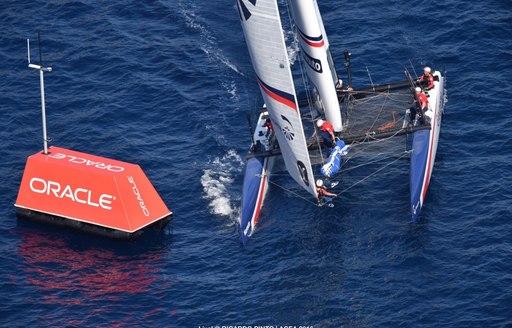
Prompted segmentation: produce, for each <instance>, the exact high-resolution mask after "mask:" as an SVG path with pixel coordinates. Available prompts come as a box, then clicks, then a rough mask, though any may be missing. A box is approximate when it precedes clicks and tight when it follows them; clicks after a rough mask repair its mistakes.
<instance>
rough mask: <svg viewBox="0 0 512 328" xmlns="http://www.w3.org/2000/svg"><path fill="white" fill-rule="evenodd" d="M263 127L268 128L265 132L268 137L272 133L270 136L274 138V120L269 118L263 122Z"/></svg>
mask: <svg viewBox="0 0 512 328" xmlns="http://www.w3.org/2000/svg"><path fill="white" fill-rule="evenodd" d="M263 127H266V128H267V133H266V134H265V136H266V137H268V136H269V135H270V137H271V138H272V136H273V135H274V126H273V125H272V121H271V120H270V119H269V118H267V119H266V120H265V123H263Z"/></svg>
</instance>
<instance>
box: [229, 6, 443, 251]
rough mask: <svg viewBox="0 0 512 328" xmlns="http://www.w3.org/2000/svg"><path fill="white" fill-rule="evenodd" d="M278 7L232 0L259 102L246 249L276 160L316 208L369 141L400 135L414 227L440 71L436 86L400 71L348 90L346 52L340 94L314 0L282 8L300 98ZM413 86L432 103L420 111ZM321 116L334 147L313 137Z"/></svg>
mask: <svg viewBox="0 0 512 328" xmlns="http://www.w3.org/2000/svg"><path fill="white" fill-rule="evenodd" d="M277 2H278V1H277V0H237V8H238V12H239V15H240V21H241V24H242V29H243V32H244V35H245V39H246V42H247V47H248V50H249V54H250V57H251V61H252V66H253V68H254V71H255V74H256V80H257V83H258V85H259V88H260V91H261V94H262V97H263V100H264V106H263V107H262V109H261V111H260V114H259V117H258V120H257V124H256V125H255V128H254V129H253V133H252V136H251V148H250V151H249V153H248V155H247V164H246V169H245V176H244V182H243V194H242V206H241V219H240V229H241V236H242V242H243V244H244V245H245V244H246V243H247V241H248V238H249V237H250V236H251V235H252V233H253V232H254V229H255V227H256V225H257V223H258V219H259V216H260V212H261V209H262V206H263V203H264V200H265V197H266V195H267V191H268V188H269V179H270V177H271V173H272V170H273V167H274V163H275V161H276V160H278V159H280V158H282V160H283V161H284V165H285V167H286V170H287V171H288V173H289V175H290V176H291V177H292V178H293V180H295V182H296V183H297V184H298V186H299V188H300V189H303V190H305V191H306V192H307V193H309V194H310V197H311V199H312V202H313V203H315V204H317V205H320V206H322V205H324V204H325V202H324V201H320V200H319V199H320V198H319V195H318V190H319V189H317V187H318V186H317V183H316V182H317V181H318V180H320V181H329V179H331V178H333V176H335V175H336V173H337V172H338V171H340V169H341V167H342V166H343V165H345V164H344V163H346V162H348V161H349V160H351V159H352V158H356V157H357V156H356V154H361V153H365V152H366V153H367V154H373V155H375V154H377V155H378V154H380V152H379V151H373V152H372V151H368V145H378V146H377V147H374V148H378V149H380V148H382V147H384V148H390V146H389V144H392V143H394V142H395V141H394V140H396V139H397V138H396V137H399V136H405V138H401V139H402V142H400V144H402V145H403V144H404V143H403V139H405V149H404V150H403V151H402V156H408V157H409V158H410V197H411V201H410V203H411V213H412V220H413V221H414V222H416V221H417V220H418V218H419V215H420V211H421V208H422V206H423V203H424V201H425V197H426V194H427V190H428V185H429V181H430V178H431V175H432V169H433V166H434V161H435V156H436V150H437V144H438V139H439V131H440V127H441V118H442V114H443V110H444V77H443V75H442V74H441V72H439V71H435V72H434V73H433V74H432V76H433V83H431V84H429V85H427V84H426V81H421V80H420V79H418V78H413V77H412V76H411V74H410V73H409V71H408V70H405V71H404V72H405V75H406V77H407V80H405V81H401V82H397V83H390V84H385V85H377V86H375V85H372V86H370V87H364V88H359V89H357V88H353V87H352V81H351V73H350V53H349V52H348V51H345V66H346V67H347V75H348V85H347V87H346V88H344V87H343V85H342V81H341V79H339V76H338V73H337V71H336V68H335V66H334V61H333V59H332V55H331V51H330V45H329V41H328V39H327V35H326V32H325V28H324V24H323V22H322V18H321V15H320V10H319V8H318V4H317V2H316V0H288V1H287V2H286V6H285V7H287V9H288V10H289V12H290V14H291V17H292V18H293V22H292V26H293V30H294V32H295V33H294V34H295V35H296V37H297V39H298V41H299V48H300V55H301V59H302V63H303V65H301V68H302V70H303V71H305V72H306V75H307V82H305V83H308V84H309V85H311V87H310V88H307V87H306V90H310V91H312V92H311V93H308V96H307V98H306V99H300V100H299V98H298V96H297V92H296V85H295V83H294V79H293V75H292V71H291V65H290V60H289V57H288V51H287V44H286V42H285V38H284V35H283V26H282V22H281V17H280V8H279V6H278V3H277ZM284 9H286V8H284ZM416 88H420V93H423V94H425V95H426V96H427V97H428V105H425V107H422V106H420V101H419V99H418V93H417V92H416ZM427 89H428V90H427ZM376 101H381V104H380V105H379V104H377V103H376ZM382 101H383V102H384V104H383V103H382ZM397 114H398V115H397ZM397 116H398V118H397ZM390 117H392V118H393V119H392V121H389V118H390ZM320 120H326V121H328V122H329V123H330V124H331V126H332V129H333V130H334V131H333V132H334V133H335V134H336V139H337V140H336V141H337V142H336V143H337V144H336V143H334V144H332V145H329V142H325V141H323V140H322V138H319V136H320V131H318V133H317V130H316V127H315V126H316V123H318V122H319V121H320ZM269 122H271V124H269ZM309 132H313V134H312V137H307V135H309V134H308V133H309ZM392 140H393V141H392ZM382 141H386V143H382ZM395 143H396V142H395ZM383 144H384V146H382V145H383ZM385 144H388V145H387V146H386V145H385ZM358 150H361V151H358ZM326 151H327V154H326V155H325V156H324V152H326ZM329 153H330V155H329ZM351 153H353V155H351ZM327 155H329V156H327ZM376 157H378V156H376ZM371 162H372V163H373V162H374V159H372V160H371ZM318 164H320V166H321V169H320V170H317V171H315V170H314V166H316V165H318ZM326 166H327V168H326ZM314 172H318V173H317V174H315V173H314ZM358 183H359V182H356V183H355V184H358ZM319 184H322V183H319ZM355 184H354V185H355ZM333 185H334V184H333ZM330 205H332V203H331V204H330Z"/></svg>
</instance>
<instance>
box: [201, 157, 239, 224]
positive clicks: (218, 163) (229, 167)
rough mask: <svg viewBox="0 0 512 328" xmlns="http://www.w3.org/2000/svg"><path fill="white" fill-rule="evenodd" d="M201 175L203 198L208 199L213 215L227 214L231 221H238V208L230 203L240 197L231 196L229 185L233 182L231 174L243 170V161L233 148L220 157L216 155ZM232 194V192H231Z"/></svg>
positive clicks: (237, 201) (235, 201) (236, 201)
mask: <svg viewBox="0 0 512 328" xmlns="http://www.w3.org/2000/svg"><path fill="white" fill-rule="evenodd" d="M209 164H210V165H209V167H208V168H207V169H205V170H204V173H203V176H202V177H201V185H202V186H203V191H204V196H203V198H205V199H207V200H208V201H209V208H210V212H211V213H212V214H214V215H219V216H227V217H229V218H231V219H232V220H233V221H232V222H236V221H239V217H240V208H239V206H236V205H232V203H235V204H238V203H239V202H240V197H239V196H235V197H233V196H232V195H231V193H230V187H231V185H232V184H233V182H234V179H233V176H234V175H235V174H239V173H240V172H241V171H242V170H243V166H244V162H243V160H242V158H241V157H240V155H238V154H237V153H236V151H234V150H229V151H228V152H227V153H226V154H225V155H224V156H222V157H221V158H219V157H216V158H215V159H214V160H213V161H211V162H210V163H209ZM233 194H234V193H233Z"/></svg>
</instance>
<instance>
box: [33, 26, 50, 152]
mask: <svg viewBox="0 0 512 328" xmlns="http://www.w3.org/2000/svg"><path fill="white" fill-rule="evenodd" d="M38 41H39V60H40V63H39V64H38V65H37V64H31V63H30V39H28V38H27V57H28V67H30V68H34V69H37V70H39V81H40V86H41V114H42V118H43V145H44V154H45V155H48V137H47V135H46V106H45V98H44V72H51V71H52V68H51V67H44V66H43V56H42V54H41V34H40V33H38Z"/></svg>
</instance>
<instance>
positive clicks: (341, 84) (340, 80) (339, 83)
mask: <svg viewBox="0 0 512 328" xmlns="http://www.w3.org/2000/svg"><path fill="white" fill-rule="evenodd" d="M342 86H343V80H342V79H339V80H338V88H341V87H342Z"/></svg>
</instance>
